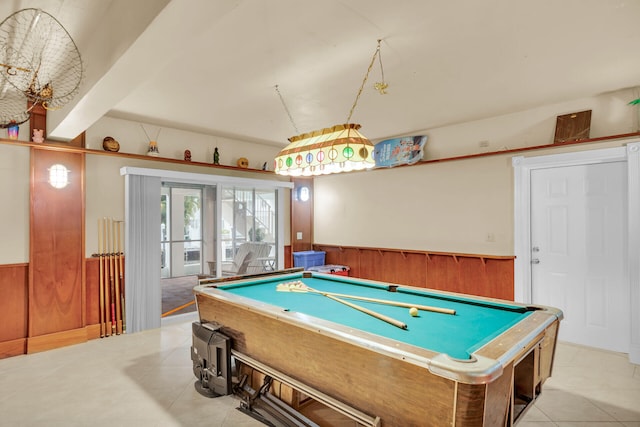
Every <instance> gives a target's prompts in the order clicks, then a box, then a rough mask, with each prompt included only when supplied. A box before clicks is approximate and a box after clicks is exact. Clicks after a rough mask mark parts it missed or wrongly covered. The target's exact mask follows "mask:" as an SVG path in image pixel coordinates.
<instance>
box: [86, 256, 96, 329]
mask: <svg viewBox="0 0 640 427" xmlns="http://www.w3.org/2000/svg"><path fill="white" fill-rule="evenodd" d="M99 261H100V259H99V258H88V259H87V260H86V261H85V262H86V269H87V276H86V277H87V280H86V282H85V288H86V302H85V306H86V323H87V325H100V283H99V282H100V262H99ZM98 336H100V331H98Z"/></svg>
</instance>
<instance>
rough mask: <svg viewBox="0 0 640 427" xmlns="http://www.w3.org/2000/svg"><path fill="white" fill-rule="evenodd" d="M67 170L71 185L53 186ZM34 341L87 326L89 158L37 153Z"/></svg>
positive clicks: (31, 293) (32, 279)
mask: <svg viewBox="0 0 640 427" xmlns="http://www.w3.org/2000/svg"><path fill="white" fill-rule="evenodd" d="M54 164H62V165H64V166H65V167H66V168H67V169H68V170H69V184H68V185H67V186H66V187H64V188H60V189H56V188H54V187H52V186H51V185H50V184H49V182H48V179H49V170H50V168H51V167H52V166H53V165H54ZM31 173H32V179H31V227H30V263H29V276H30V278H29V337H36V336H39V335H47V334H53V333H58V332H62V331H71V330H77V329H79V328H83V327H84V326H85V313H84V308H85V290H84V276H85V266H84V153H77V152H65V151H58V150H49V149H39V148H35V147H34V148H32V150H31Z"/></svg>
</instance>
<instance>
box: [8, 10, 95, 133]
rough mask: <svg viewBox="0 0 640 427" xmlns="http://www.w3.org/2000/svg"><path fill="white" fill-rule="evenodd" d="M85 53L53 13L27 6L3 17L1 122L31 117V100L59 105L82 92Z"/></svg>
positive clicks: (19, 121)
mask: <svg viewBox="0 0 640 427" xmlns="http://www.w3.org/2000/svg"><path fill="white" fill-rule="evenodd" d="M82 74H83V70H82V59H81V58H80V52H79V51H78V48H77V47H76V44H75V43H74V42H73V39H72V38H71V36H70V35H69V33H68V32H67V30H65V28H64V27H63V26H62V25H61V24H60V22H58V21H57V20H56V19H55V18H54V17H53V16H51V15H50V14H48V13H47V12H44V11H42V10H40V9H22V10H19V11H17V12H15V13H13V14H12V15H9V17H8V18H6V19H5V20H4V21H2V23H0V127H7V126H9V125H10V124H14V123H17V124H20V123H24V122H25V121H27V120H28V119H29V107H28V105H29V103H31V105H37V104H41V105H42V106H43V107H44V108H46V109H57V108H60V107H62V106H63V105H65V104H66V103H67V102H69V101H70V100H71V99H73V97H74V96H75V95H76V94H77V93H78V89H79V87H80V82H81V80H82Z"/></svg>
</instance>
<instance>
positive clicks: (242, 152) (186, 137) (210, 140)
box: [85, 117, 281, 170]
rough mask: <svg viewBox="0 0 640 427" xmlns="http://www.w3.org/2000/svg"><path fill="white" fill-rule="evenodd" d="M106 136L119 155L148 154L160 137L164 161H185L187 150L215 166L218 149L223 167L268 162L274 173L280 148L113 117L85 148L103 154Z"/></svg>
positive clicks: (94, 130) (91, 133)
mask: <svg viewBox="0 0 640 427" xmlns="http://www.w3.org/2000/svg"><path fill="white" fill-rule="evenodd" d="M143 126H144V130H143ZM145 132H146V134H145ZM147 135H148V137H147ZM105 136H111V137H113V138H115V139H116V140H117V141H118V142H119V143H120V152H123V153H132V154H147V149H148V146H149V139H152V140H153V139H155V138H156V136H158V138H157V141H156V142H157V143H158V148H159V150H160V156H161V157H165V158H170V159H178V160H183V159H184V150H187V149H188V150H190V151H191V160H192V161H194V162H202V163H213V151H214V148H215V147H218V151H219V152H220V164H221V165H227V166H237V162H238V159H239V158H240V157H245V158H247V159H248V160H249V167H250V168H253V169H262V166H263V164H264V163H265V162H267V169H268V170H273V159H274V158H275V157H276V155H277V154H278V152H279V151H280V148H281V147H275V146H266V145H260V144H254V143H251V142H247V141H240V140H236V139H230V138H224V137H218V136H211V135H205V134H201V133H197V132H189V131H184V130H179V129H171V128H167V127H159V126H155V125H149V124H141V123H140V122H133V121H129V120H122V119H116V118H113V117H103V118H102V119H100V120H99V121H98V122H96V123H95V124H94V125H93V126H91V127H90V128H89V129H87V131H86V144H85V145H86V148H91V149H94V150H102V140H103V139H104V137H105Z"/></svg>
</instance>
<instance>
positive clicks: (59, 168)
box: [48, 164, 69, 188]
mask: <svg viewBox="0 0 640 427" xmlns="http://www.w3.org/2000/svg"><path fill="white" fill-rule="evenodd" d="M48 182H49V185H51V186H52V187H53V188H64V187H66V186H67V184H69V169H67V168H66V167H65V166H64V165H61V164H55V165H53V166H51V168H49V181H48Z"/></svg>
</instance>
